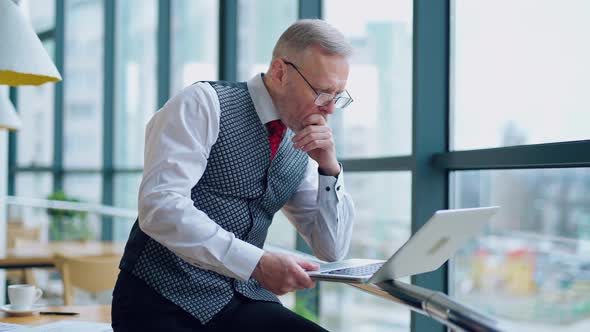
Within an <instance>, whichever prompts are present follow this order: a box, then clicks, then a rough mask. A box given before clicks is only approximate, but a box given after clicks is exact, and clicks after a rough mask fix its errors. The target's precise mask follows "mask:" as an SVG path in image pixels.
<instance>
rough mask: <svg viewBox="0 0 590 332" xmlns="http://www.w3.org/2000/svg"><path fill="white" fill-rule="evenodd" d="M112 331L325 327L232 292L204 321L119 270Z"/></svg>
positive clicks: (239, 331)
mask: <svg viewBox="0 0 590 332" xmlns="http://www.w3.org/2000/svg"><path fill="white" fill-rule="evenodd" d="M111 316H112V326H113V331H114V332H127V331H171V332H180V331H192V332H195V331H211V332H213V331H236V332H242V331H281V332H289V331H326V330H325V329H323V328H321V327H320V326H318V325H317V324H315V323H313V322H312V321H309V320H307V319H305V318H303V317H301V316H299V315H297V314H295V313H293V312H292V311H291V310H289V309H287V308H285V307H283V306H282V305H280V304H278V303H273V302H265V301H255V300H251V299H248V298H246V297H244V296H242V295H241V294H239V293H237V292H236V293H235V295H234V297H233V298H232V300H231V301H230V303H229V304H228V305H227V306H225V308H223V310H222V311H221V312H219V313H218V314H217V315H215V317H213V319H212V320H211V321H209V322H208V323H207V324H205V325H203V324H201V322H200V321H199V320H198V319H196V318H195V317H193V316H192V315H191V314H189V313H187V312H186V311H184V310H182V309H181V308H180V307H178V306H177V305H176V304H174V303H172V302H170V301H169V300H167V299H165V298H164V297H162V296H161V295H160V294H158V293H156V292H155V291H154V290H153V289H152V288H151V287H149V286H148V285H147V284H146V283H145V282H144V281H143V280H141V279H139V278H137V277H135V276H134V275H132V274H130V273H128V272H125V271H121V272H120V273H119V278H118V279H117V283H116V285H115V290H114V292H113V306H112V312H111Z"/></svg>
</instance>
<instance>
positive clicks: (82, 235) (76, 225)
mask: <svg viewBox="0 0 590 332" xmlns="http://www.w3.org/2000/svg"><path fill="white" fill-rule="evenodd" d="M47 199H49V200H54V201H64V202H74V203H79V202H80V200H79V199H77V198H74V197H68V196H67V195H66V194H65V193H64V192H63V191H56V192H54V193H52V194H51V195H49V196H48V197H47ZM47 214H48V215H49V219H50V221H49V240H50V241H88V240H90V239H92V238H93V237H94V234H93V232H92V229H91V228H90V226H89V225H88V213H87V212H86V211H74V210H64V209H54V208H48V209H47Z"/></svg>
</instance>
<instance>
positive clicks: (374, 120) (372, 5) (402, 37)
mask: <svg viewBox="0 0 590 332" xmlns="http://www.w3.org/2000/svg"><path fill="white" fill-rule="evenodd" d="M323 3H324V14H325V15H324V17H325V19H326V21H328V22H329V23H330V24H332V25H334V26H335V27H336V28H338V29H339V30H340V31H342V32H343V33H344V35H345V36H346V37H347V38H348V40H349V41H350V42H351V44H352V46H353V47H354V50H355V53H354V56H353V58H352V61H351V66H350V73H349V77H348V91H349V92H350V94H351V95H352V97H353V98H354V102H353V103H352V104H351V105H350V106H349V107H348V108H347V109H346V110H343V111H341V112H340V111H337V112H336V113H335V114H334V116H333V117H332V119H331V126H332V128H333V129H334V134H335V137H336V141H337V146H336V148H337V153H338V155H339V156H341V157H345V158H363V157H378V156H389V155H407V154H410V153H411V152H412V1H411V0H395V1H391V0H369V1H356V0H350V1H342V0H326V1H324V2H323ZM385 8H386V9H385Z"/></svg>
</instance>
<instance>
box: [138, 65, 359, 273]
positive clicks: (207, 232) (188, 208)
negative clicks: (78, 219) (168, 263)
mask: <svg viewBox="0 0 590 332" xmlns="http://www.w3.org/2000/svg"><path fill="white" fill-rule="evenodd" d="M247 85H248V91H249V92H250V95H251V97H252V100H253V103H254V107H255V109H256V112H257V114H258V116H259V118H260V122H261V123H267V122H269V121H272V120H276V119H279V116H278V112H277V110H276V108H275V106H274V104H273V102H272V100H271V98H270V95H269V94H268V91H267V90H266V87H265V85H264V82H263V81H262V77H261V75H260V74H258V75H256V76H255V77H254V78H252V79H251V80H250V81H248V83H247ZM220 113H221V110H220V105H219V99H218V97H217V93H216V92H215V90H214V89H213V88H212V87H211V85H209V84H208V83H197V84H193V85H191V86H189V87H187V88H185V89H184V90H183V91H182V92H181V93H180V94H178V95H177V96H175V97H174V98H172V99H171V100H170V101H168V102H167V103H166V105H164V106H163V107H162V109H161V110H160V111H159V112H157V113H155V114H154V116H153V117H152V118H151V120H150V121H149V122H148V124H147V126H146V136H145V160H144V171H143V179H142V181H141V186H140V188H139V202H138V203H139V204H138V207H139V227H140V228H141V230H142V231H143V232H145V233H146V234H148V235H149V236H150V237H152V238H153V239H154V240H156V241H158V242H159V243H161V244H162V245H164V246H166V247H167V248H168V249H170V250H171V251H172V252H174V253H175V254H176V255H178V256H180V257H182V258H183V259H184V260H185V261H187V262H189V263H190V264H193V265H195V266H198V267H200V268H203V269H207V270H212V271H215V272H217V273H221V274H223V275H226V276H229V277H232V278H236V279H239V280H242V281H245V280H248V279H249V278H250V275H251V274H252V272H253V271H254V268H255V267H256V265H257V263H258V261H259V260H260V258H261V257H262V255H263V253H264V251H263V250H262V249H260V248H258V247H256V246H254V245H252V244H250V243H247V242H245V241H243V240H240V239H238V238H236V237H235V235H234V234H233V233H231V232H228V231H226V230H225V229H223V228H222V227H221V226H219V225H218V224H217V223H216V222H215V220H211V219H210V218H209V217H208V216H207V215H206V214H205V213H204V212H203V211H201V210H198V209H196V208H195V207H194V206H193V201H192V200H191V188H192V187H193V186H194V185H195V184H196V183H197V182H198V181H199V179H200V178H201V176H202V175H203V173H204V172H205V168H206V167H207V158H208V157H209V152H210V151H211V147H212V146H213V144H215V141H216V140H217V137H218V134H219V122H220ZM318 188H320V190H318ZM282 211H283V213H284V214H285V215H286V216H287V217H288V219H289V220H290V222H291V223H292V224H293V225H294V226H295V227H296V229H297V231H298V232H299V233H300V234H301V236H302V237H303V238H304V239H305V240H306V241H307V243H309V244H310V246H311V248H312V250H313V252H314V254H315V255H316V256H317V257H318V258H320V259H322V260H327V261H333V260H339V259H342V258H343V257H344V256H345V255H346V253H347V252H348V247H349V245H350V237H351V235H352V225H353V216H354V206H353V203H352V200H351V198H350V196H349V195H348V194H347V193H346V192H345V189H344V175H343V174H342V172H340V174H339V175H338V177H334V176H322V175H319V174H318V165H317V163H316V162H315V161H314V160H312V159H311V158H310V159H309V162H308V168H307V170H306V173H305V178H304V180H303V181H302V182H301V184H300V186H299V187H298V188H297V191H296V192H295V194H294V195H293V196H292V197H291V198H290V199H289V201H288V202H287V203H286V204H285V205H284V206H283V208H282Z"/></svg>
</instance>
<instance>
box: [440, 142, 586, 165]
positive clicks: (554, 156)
mask: <svg viewBox="0 0 590 332" xmlns="http://www.w3.org/2000/svg"><path fill="white" fill-rule="evenodd" d="M589 151H590V140H585V141H571V142H559V143H545V144H532V145H522V146H510V147H500V148H491V149H479V150H468V151H450V152H445V153H439V154H437V155H435V156H434V163H435V164H436V166H437V167H439V168H442V169H447V170H451V171H456V170H483V169H520V168H564V167H590V152H589Z"/></svg>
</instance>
